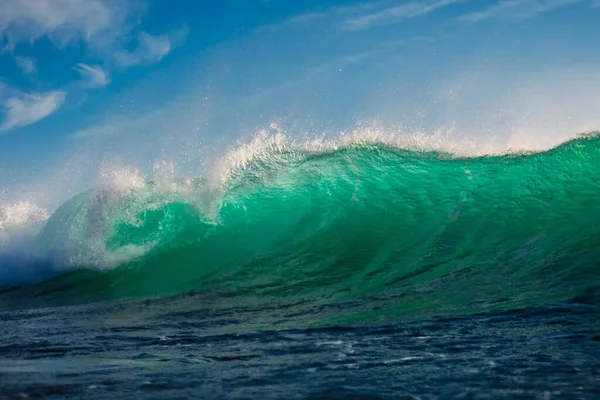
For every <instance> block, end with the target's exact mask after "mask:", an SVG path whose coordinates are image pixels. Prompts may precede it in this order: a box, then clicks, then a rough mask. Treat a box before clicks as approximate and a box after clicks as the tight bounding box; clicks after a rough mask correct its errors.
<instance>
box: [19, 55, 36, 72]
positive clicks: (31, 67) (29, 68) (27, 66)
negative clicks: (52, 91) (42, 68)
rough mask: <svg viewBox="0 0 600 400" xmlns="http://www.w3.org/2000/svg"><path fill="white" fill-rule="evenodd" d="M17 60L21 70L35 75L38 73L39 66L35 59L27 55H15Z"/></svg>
mask: <svg viewBox="0 0 600 400" xmlns="http://www.w3.org/2000/svg"><path fill="white" fill-rule="evenodd" d="M15 61H16V63H17V65H18V66H19V68H20V69H21V71H23V73H25V74H26V75H35V74H36V73H37V67H36V65H35V59H33V58H31V57H25V56H17V57H15Z"/></svg>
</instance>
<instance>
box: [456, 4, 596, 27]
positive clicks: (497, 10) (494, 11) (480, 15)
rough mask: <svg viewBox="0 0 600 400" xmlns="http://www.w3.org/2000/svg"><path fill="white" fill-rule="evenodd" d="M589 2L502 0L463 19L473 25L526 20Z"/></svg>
mask: <svg viewBox="0 0 600 400" xmlns="http://www.w3.org/2000/svg"><path fill="white" fill-rule="evenodd" d="M587 2H589V0H501V1H498V2H497V3H495V4H494V5H492V6H491V7H488V8H486V9H484V10H482V11H477V12H472V13H469V14H466V15H464V16H463V17H462V18H461V19H462V20H463V21H465V22H471V23H475V22H479V21H483V20H487V19H524V18H531V17H534V16H536V15H538V14H541V13H545V12H548V11H551V10H553V9H556V8H559V7H564V6H568V5H572V4H577V3H587ZM598 4H600V3H598ZM593 6H594V4H592V7H593Z"/></svg>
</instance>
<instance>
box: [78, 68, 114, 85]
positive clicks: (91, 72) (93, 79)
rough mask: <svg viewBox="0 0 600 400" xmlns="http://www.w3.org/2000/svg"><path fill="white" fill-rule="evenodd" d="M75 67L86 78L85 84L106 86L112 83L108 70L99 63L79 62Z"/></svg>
mask: <svg viewBox="0 0 600 400" xmlns="http://www.w3.org/2000/svg"><path fill="white" fill-rule="evenodd" d="M73 69H74V70H75V71H77V72H79V74H81V77H82V78H84V79H85V85H86V86H87V87H90V88H99V87H104V86H106V85H108V84H109V83H110V77H109V75H108V72H107V71H105V70H104V69H103V68H102V67H100V66H98V65H87V64H83V63H79V64H77V65H76V66H75V67H73Z"/></svg>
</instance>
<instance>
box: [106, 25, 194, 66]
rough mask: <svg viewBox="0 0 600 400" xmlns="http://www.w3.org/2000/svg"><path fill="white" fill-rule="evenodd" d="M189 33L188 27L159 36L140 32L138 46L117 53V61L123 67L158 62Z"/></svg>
mask: <svg viewBox="0 0 600 400" xmlns="http://www.w3.org/2000/svg"><path fill="white" fill-rule="evenodd" d="M187 33H188V29H187V27H184V28H181V29H179V30H176V31H173V32H171V33H167V34H164V35H157V36H153V35H150V34H149V33H146V32H140V33H139V34H138V37H137V47H136V48H135V49H134V50H132V51H120V52H118V53H116V54H115V61H116V63H117V64H118V65H119V66H121V67H130V66H135V65H148V64H152V63H155V62H158V61H160V60H162V59H163V58H164V57H165V56H166V55H167V54H169V53H170V52H171V51H172V50H173V48H174V47H176V46H177V45H179V44H180V43H181V42H182V41H183V39H184V38H185V36H186V35H187Z"/></svg>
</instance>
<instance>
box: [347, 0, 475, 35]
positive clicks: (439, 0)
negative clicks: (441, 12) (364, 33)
mask: <svg viewBox="0 0 600 400" xmlns="http://www.w3.org/2000/svg"><path fill="white" fill-rule="evenodd" d="M463 1H464V0H436V1H431V0H429V1H421V2H410V3H404V4H400V5H396V6H392V7H387V8H384V9H383V10H379V11H376V12H371V13H368V14H363V15H359V16H356V17H353V18H349V19H347V20H346V21H344V23H343V26H344V28H345V29H348V30H363V29H368V28H372V27H374V26H379V25H385V24H393V23H396V22H400V21H403V20H407V19H411V18H416V17H420V16H422V15H425V14H429V13H431V12H434V11H436V10H438V9H440V8H442V7H445V6H448V5H451V4H454V3H459V2H463Z"/></svg>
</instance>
